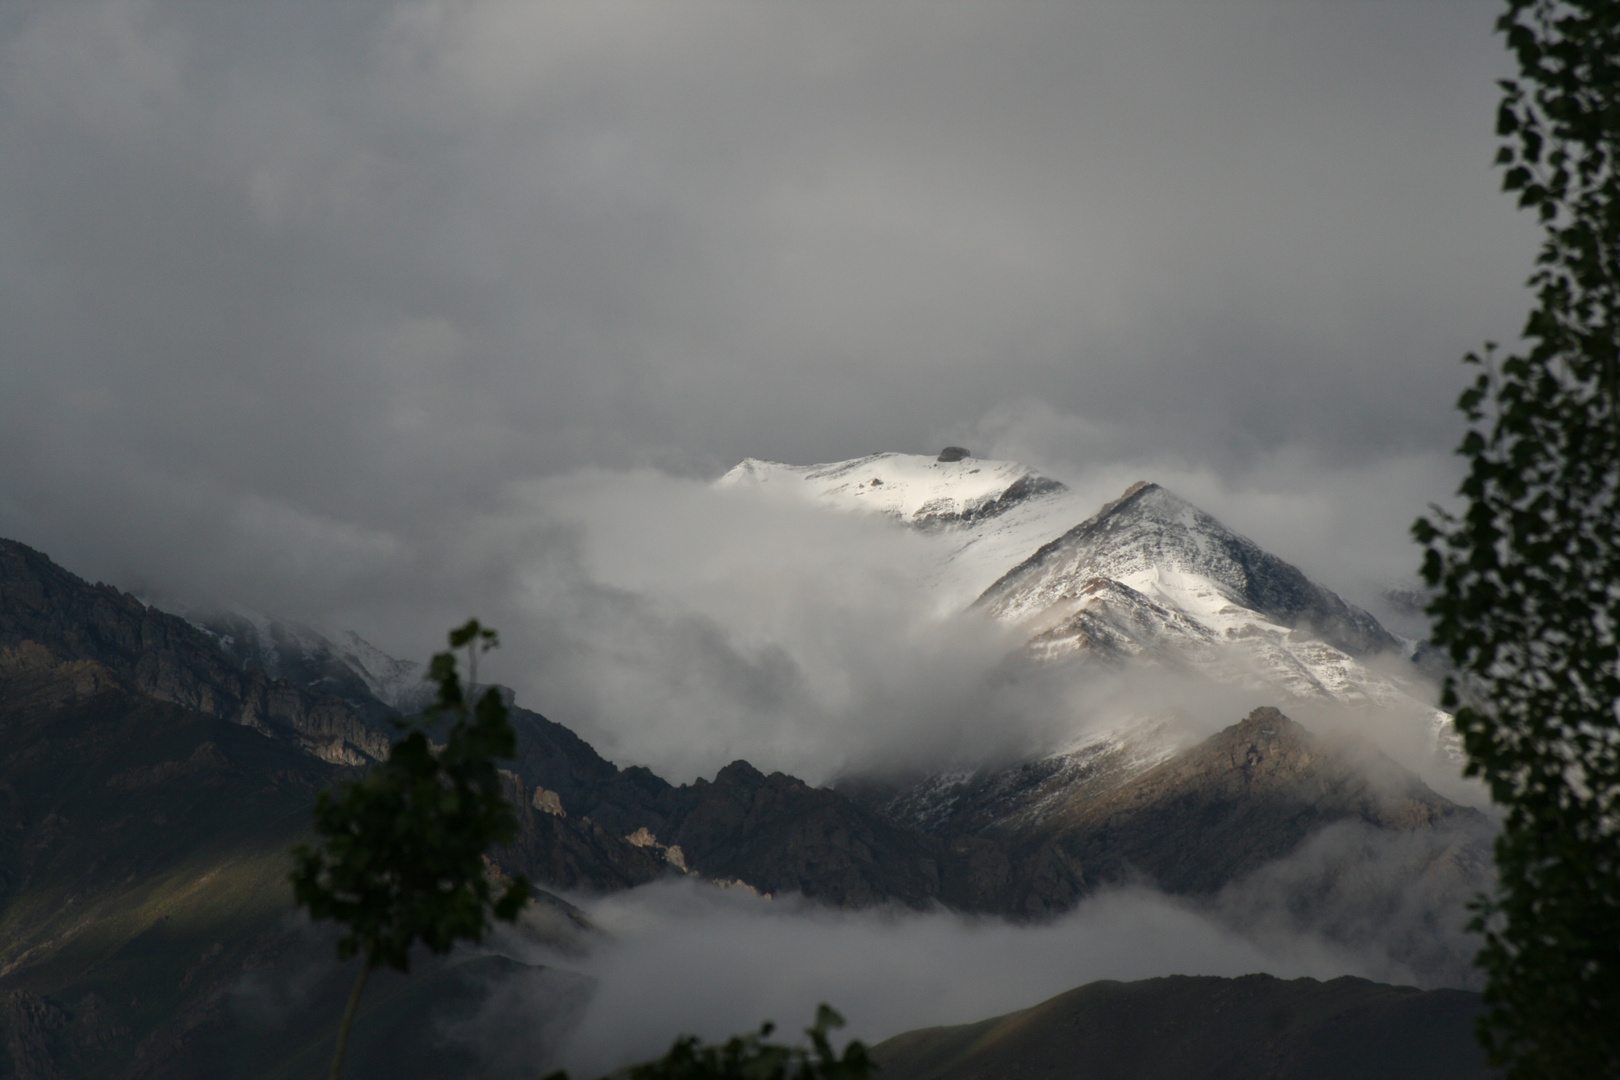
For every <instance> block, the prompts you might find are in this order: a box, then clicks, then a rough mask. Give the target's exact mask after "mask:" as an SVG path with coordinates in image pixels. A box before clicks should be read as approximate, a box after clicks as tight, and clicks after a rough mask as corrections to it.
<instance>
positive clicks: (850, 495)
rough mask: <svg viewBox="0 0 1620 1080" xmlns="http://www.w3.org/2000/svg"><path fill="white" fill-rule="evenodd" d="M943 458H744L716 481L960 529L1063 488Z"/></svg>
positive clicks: (1013, 469) (1020, 471)
mask: <svg viewBox="0 0 1620 1080" xmlns="http://www.w3.org/2000/svg"><path fill="white" fill-rule="evenodd" d="M954 456H955V455H953V454H944V455H941V456H940V457H938V458H936V457H928V456H927V455H924V454H894V453H889V454H872V455H870V456H868V457H863V458H854V459H852V460H849V461H836V462H832V463H830V464H826V465H784V464H782V463H780V462H774V461H759V460H756V459H754V458H749V459H747V460H745V461H743V462H742V463H740V464H739V465H737V466H736V467H735V468H733V469H732V470H731V471H729V472H727V473H726V474H725V475H724V476H722V477H721V478H720V479H719V481H718V482H717V483H718V486H721V487H735V486H742V485H751V484H754V485H771V486H772V487H775V488H787V489H789V490H795V491H798V492H802V493H803V494H805V495H807V496H809V497H811V498H815V499H820V500H824V501H826V502H829V503H832V504H834V505H837V506H839V507H840V508H844V509H865V510H870V511H873V512H876V513H881V514H884V515H887V516H889V517H893V518H896V519H898V520H899V521H902V522H904V523H906V524H908V525H917V526H922V527H939V526H952V525H966V524H970V523H972V522H976V521H982V520H984V519H987V518H992V517H996V516H998V515H1001V514H1003V513H1006V512H1007V511H1008V510H1010V509H1012V508H1013V507H1015V506H1020V505H1022V504H1024V503H1026V502H1028V501H1029V500H1031V499H1037V498H1040V497H1042V496H1050V495H1056V494H1058V493H1061V492H1064V491H1066V490H1067V489H1066V488H1064V486H1063V485H1062V484H1060V483H1058V482H1057V481H1056V480H1052V479H1050V478H1048V477H1045V476H1042V475H1041V474H1040V473H1038V472H1036V471H1035V470H1034V469H1031V468H1030V467H1029V466H1028V465H1023V464H1020V463H1019V462H1016V461H992V460H987V459H982V458H974V457H966V456H964V457H962V458H960V460H941V459H942V458H949V457H954Z"/></svg>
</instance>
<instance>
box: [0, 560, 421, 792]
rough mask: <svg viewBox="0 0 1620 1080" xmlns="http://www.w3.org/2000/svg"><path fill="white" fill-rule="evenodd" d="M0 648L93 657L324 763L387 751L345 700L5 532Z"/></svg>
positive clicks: (142, 684) (153, 691)
mask: <svg viewBox="0 0 1620 1080" xmlns="http://www.w3.org/2000/svg"><path fill="white" fill-rule="evenodd" d="M0 649H9V650H11V652H12V655H13V656H14V657H15V656H16V655H17V654H18V653H17V651H18V650H26V649H43V650H44V651H45V653H47V654H49V657H50V660H49V663H50V664H52V665H55V664H57V663H61V662H72V661H86V660H88V661H94V662H96V663H97V664H100V665H101V666H102V667H103V668H105V669H106V670H108V671H110V672H112V673H114V674H115V675H117V676H119V677H120V678H123V679H125V680H127V681H128V682H129V683H130V684H131V685H132V687H133V688H134V689H136V690H138V691H139V692H142V693H144V694H147V695H150V696H151V697H153V698H155V699H156V700H159V701H166V702H170V703H172V704H174V705H178V706H180V707H182V708H186V709H192V710H195V711H196V712H199V713H202V714H204V715H206V716H217V717H220V718H222V719H226V720H230V721H231V722H233V723H237V724H241V725H243V726H244V727H250V728H254V729H256V730H258V731H261V732H263V733H264V734H267V735H270V736H272V737H274V738H278V739H282V740H284V741H287V742H291V743H293V744H294V745H297V746H299V747H300V748H302V749H305V750H307V751H309V752H310V753H312V754H314V755H315V756H316V757H319V758H321V759H322V760H325V761H330V762H333V763H338V764H354V763H359V762H362V761H366V760H370V759H375V758H379V757H381V756H382V755H384V754H385V753H387V749H388V743H389V735H388V734H387V732H386V731H385V730H383V729H381V728H380V727H377V726H373V725H371V724H368V723H367V722H366V721H365V720H363V719H362V718H361V717H360V716H359V714H358V713H357V712H356V711H355V709H354V708H353V707H352V706H350V705H349V704H348V703H346V702H343V701H340V700H338V699H337V698H332V697H326V696H322V695H318V694H312V693H308V692H306V691H303V690H300V689H298V688H297V687H295V686H293V685H292V684H291V683H288V682H285V681H282V680H276V679H272V678H270V677H269V676H268V675H266V674H265V673H264V672H263V671H261V670H257V669H254V670H247V671H244V670H242V669H241V668H239V667H237V666H236V665H235V664H234V663H232V661H231V659H230V658H229V657H228V656H226V655H225V654H224V653H223V652H222V651H221V650H220V648H219V646H218V645H217V644H216V643H215V642H214V640H213V639H212V638H211V637H210V636H209V635H208V634H206V633H204V632H203V631H201V630H199V629H197V628H196V627H194V626H192V625H191V624H190V623H188V622H186V621H185V620H184V619H182V618H180V617H178V616H176V615H169V614H167V613H165V612H162V611H158V610H157V609H156V608H150V607H147V606H146V605H145V604H142V603H141V602H140V601H139V600H137V599H135V597H133V596H131V595H130V594H128V593H121V592H119V591H118V590H117V589H114V588H112V587H111V586H109V585H90V584H89V583H87V582H85V581H84V580H83V579H82V578H79V577H76V576H75V575H73V574H70V573H69V572H67V571H66V570H64V569H62V568H61V567H60V566H57V565H56V564H55V563H53V562H51V560H50V559H48V558H46V557H45V556H44V555H41V554H40V553H39V552H37V551H34V550H33V549H32V548H29V547H27V546H25V545H23V544H19V543H17V542H16V541H13V540H0ZM13 662H14V663H15V660H14V661H13Z"/></svg>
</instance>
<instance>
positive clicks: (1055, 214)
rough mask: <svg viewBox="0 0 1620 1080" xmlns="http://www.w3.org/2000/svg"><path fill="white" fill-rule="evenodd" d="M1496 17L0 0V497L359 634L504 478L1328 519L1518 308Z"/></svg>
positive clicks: (1201, 10)
mask: <svg viewBox="0 0 1620 1080" xmlns="http://www.w3.org/2000/svg"><path fill="white" fill-rule="evenodd" d="M1491 15H1492V13H1491V11H1490V10H1489V8H1488V5H1483V4H1482V3H1479V2H1475V0H1468V2H1461V0H1458V2H1446V3H1439V4H1433V5H1427V6H1424V7H1423V8H1421V9H1418V8H1412V9H1402V8H1392V7H1387V6H1370V7H1369V6H1362V5H1349V6H1344V5H1317V4H1306V3H1290V2H1271V0H1267V2H1253V3H1240V4H1231V5H1222V6H1221V7H1220V8H1219V9H1213V8H1210V7H1208V6H1207V5H1202V4H1196V3H1191V2H1184V3H1166V4H1155V5H1129V6H1108V5H1089V4H1077V5H1061V6H1055V7H1034V8H1021V9H1019V10H1017V11H1008V10H1007V9H1006V8H1005V7H1004V6H1002V5H981V6H973V5H968V6H953V7H951V8H950V9H948V10H944V9H940V8H939V7H938V6H937V5H927V4H906V3H902V4H897V5H885V6H883V7H877V8H874V7H871V6H868V5H858V4H817V5H813V6H808V7H802V6H764V7H750V8H746V9H738V8H736V7H735V6H734V5H723V4H714V5H708V4H702V3H698V4H683V5H680V6H679V7H677V8H670V7H668V6H665V5H658V4H620V3H611V2H610V3H604V4H593V5H590V6H588V7H579V6H577V5H568V4H530V3H512V2H505V0H462V2H449V0H412V2H385V0H367V2H362V3H356V4H349V5H344V6H343V7H342V8H341V9H334V8H332V7H331V6H330V5H322V4H314V3H308V4H302V3H300V4H278V5H275V7H274V8H273V9H265V8H261V7H259V6H248V7H243V6H239V5H201V6H199V5H196V4H190V3H183V2H179V0H98V2H93V3H87V4H75V5H58V4H50V3H43V2H39V3H22V4H14V5H10V6H8V8H7V10H6V13H5V15H4V16H3V17H0V142H3V144H4V145H5V146H6V148H7V150H6V154H5V155H4V160H3V161H0V237H3V239H4V242H3V243H0V338H3V340H4V342H5V345H4V349H5V362H4V364H3V365H0V454H3V456H4V460H5V461H6V462H7V464H8V467H7V468H6V469H5V470H4V471H3V473H0V534H4V535H8V536H13V537H16V538H19V539H22V540H24V541H26V542H29V543H33V544H35V545H37V546H40V547H42V548H44V549H46V550H47V551H50V552H51V553H53V554H55V555H57V556H58V557H59V558H62V559H63V560H64V561H66V562H67V563H68V564H69V565H70V566H71V567H72V568H74V569H77V570H80V571H81V572H84V573H87V574H89V575H91V576H94V577H101V578H106V579H109V580H113V581H116V582H118V583H120V584H123V585H125V586H126V587H132V588H139V589H144V590H151V591H155V592H167V593H181V592H187V593H191V594H201V595H202V596H203V598H228V599H236V600H241V601H245V602H248V603H252V604H256V605H257V606H260V607H274V608H278V609H286V608H292V609H296V610H292V611H289V612H288V613H289V614H294V615H303V616H310V615H326V616H331V617H334V618H335V617H338V616H340V615H341V616H345V617H347V616H349V615H353V614H355V613H358V618H359V619H360V620H361V621H362V622H363V623H366V625H361V626H360V627H359V628H360V629H362V630H363V631H367V632H369V633H370V634H372V635H373V636H380V637H386V636H387V635H388V633H389V632H390V631H389V629H388V628H389V627H391V626H392V625H394V620H395V619H396V618H397V616H398V610H399V608H400V606H401V603H402V601H401V599H400V598H401V597H402V596H406V595H414V594H417V593H433V592H435V589H436V586H435V584H434V583H432V582H424V580H423V579H426V578H429V577H432V576H434V575H437V576H438V579H439V580H440V581H443V580H444V578H445V575H446V574H447V570H446V568H447V567H453V566H456V565H459V563H458V560H459V559H461V558H463V555H462V554H461V553H460V549H461V548H462V547H464V546H465V545H466V543H467V539H466V536H465V530H464V528H459V527H458V524H460V525H464V523H466V522H468V521H470V520H473V519H477V518H479V517H481V516H483V515H487V514H490V513H492V512H494V511H497V510H498V509H499V508H500V507H501V506H502V505H503V503H504V500H505V499H506V496H507V492H508V491H509V489H510V487H511V486H512V485H514V484H523V483H526V482H528V481H530V480H533V479H535V478H537V477H556V476H559V475H563V474H566V473H569V472H572V471H575V470H578V469H582V468H612V469H626V468H638V467H648V466H651V467H658V468H661V469H664V470H665V471H668V472H671V473H673V474H675V475H679V476H692V475H698V476H707V475H714V474H716V473H718V472H719V471H720V470H721V469H722V468H724V467H725V466H727V465H729V464H731V463H732V462H734V461H736V460H738V459H740V458H742V457H744V456H750V455H752V456H761V457H771V458H778V459H782V460H791V461H799V462H807V461H816V460H836V459H840V458H845V457H851V456H855V455H858V454H861V453H867V452H872V451H875V450H880V449H901V450H927V449H931V448H935V447H937V446H938V445H941V444H943V443H945V442H948V441H950V442H962V441H967V442H974V443H976V444H977V448H979V449H981V450H983V449H986V447H985V446H984V445H983V443H985V442H986V441H989V442H991V443H994V444H997V445H1001V444H1005V445H1007V446H1009V447H1013V446H1016V445H1027V446H1028V447H1029V448H1030V449H1031V450H1032V451H1039V453H1037V454H1036V456H1038V457H1039V456H1043V455H1044V456H1045V457H1050V458H1051V459H1052V460H1053V461H1059V462H1067V463H1069V464H1075V463H1078V464H1082V465H1085V466H1086V467H1088V468H1091V467H1106V466H1110V465H1115V464H1119V463H1122V462H1140V461H1144V460H1152V461H1155V462H1158V463H1160V464H1161V465H1164V466H1167V467H1169V469H1170V471H1176V468H1177V467H1178V466H1179V470H1180V472H1182V473H1185V474H1188V475H1189V476H1195V477H1197V478H1200V479H1199V486H1201V487H1202V488H1205V489H1207V490H1208V491H1211V492H1220V491H1226V492H1229V493H1232V494H1233V497H1234V499H1236V498H1238V496H1239V494H1240V493H1242V492H1259V493H1261V494H1262V495H1263V496H1265V497H1270V498H1275V497H1278V495H1279V493H1280V495H1281V496H1283V497H1286V498H1291V499H1293V500H1295V502H1296V503H1301V504H1309V506H1310V508H1312V509H1314V510H1316V511H1317V512H1318V513H1317V515H1316V517H1315V518H1314V520H1316V521H1319V522H1326V523H1327V524H1324V525H1321V526H1310V527H1303V532H1304V535H1303V536H1302V542H1303V544H1304V545H1305V546H1311V547H1313V551H1312V554H1313V556H1314V555H1315V554H1316V552H1315V550H1314V548H1315V547H1317V546H1320V545H1322V544H1323V543H1324V540H1325V538H1332V537H1340V536H1342V534H1341V533H1340V532H1339V531H1338V526H1339V524H1341V523H1343V522H1344V521H1346V520H1350V521H1354V522H1363V521H1364V515H1363V513H1362V511H1363V510H1364V508H1365V507H1366V506H1367V505H1369V503H1374V502H1376V501H1377V500H1376V499H1375V498H1374V497H1373V493H1374V491H1375V490H1379V489H1381V488H1382V487H1383V486H1384V485H1387V486H1388V487H1389V488H1391V489H1393V491H1394V492H1395V493H1396V495H1397V496H1398V501H1399V502H1401V503H1402V505H1403V506H1404V505H1405V504H1406V503H1408V502H1411V501H1417V502H1419V503H1420V504H1421V502H1423V501H1427V499H1430V498H1435V497H1442V496H1444V495H1445V494H1446V492H1447V491H1448V490H1449V488H1450V486H1451V483H1450V481H1451V476H1450V473H1449V472H1448V470H1447V468H1446V467H1444V465H1443V464H1442V465H1440V466H1436V465H1434V464H1433V462H1434V460H1436V459H1437V458H1442V459H1443V457H1444V451H1445V449H1446V448H1447V447H1448V446H1449V444H1450V443H1451V442H1453V441H1454V439H1455V435H1456V430H1455V424H1454V421H1453V420H1452V418H1451V414H1450V408H1449V406H1450V402H1451V399H1452V397H1453V396H1454V393H1455V390H1456V388H1457V385H1458V381H1459V373H1458V370H1457V367H1456V364H1455V358H1456V357H1457V356H1458V354H1460V353H1461V352H1462V351H1463V350H1464V349H1466V348H1468V347H1470V346H1472V345H1473V344H1475V343H1476V342H1478V341H1479V340H1480V339H1482V338H1484V337H1488V336H1494V337H1510V336H1511V335H1512V333H1513V331H1514V330H1515V329H1516V327H1517V322H1518V318H1519V316H1518V315H1517V314H1516V312H1518V311H1520V310H1522V308H1523V301H1522V299H1521V298H1520V292H1519V289H1520V280H1521V278H1522V277H1523V275H1524V274H1525V272H1526V271H1527V269H1528V268H1529V257H1530V254H1531V247H1530V243H1531V241H1530V237H1531V233H1530V228H1531V227H1530V225H1529V224H1528V223H1526V222H1520V221H1517V220H1516V219H1515V217H1514V214H1513V212H1512V210H1511V207H1510V206H1509V204H1508V201H1507V200H1505V199H1503V198H1502V197H1500V196H1498V195H1497V194H1496V193H1495V191H1494V188H1495V186H1496V182H1495V178H1494V176H1493V175H1492V173H1491V170H1490V168H1489V164H1488V163H1489V159H1490V155H1491V145H1490V144H1491V135H1490V124H1491V116H1492V107H1493V100H1492V99H1493V95H1494V90H1493V88H1492V84H1491V79H1492V77H1493V76H1494V75H1496V74H1498V73H1499V72H1500V71H1501V69H1502V66H1503V63H1504V59H1503V55H1502V53H1501V50H1500V49H1499V48H1498V47H1497V45H1496V44H1495V43H1493V42H1492V41H1491V39H1490V36H1489V24H1490V21H1491ZM1029 401H1039V402H1041V403H1043V406H1044V407H1045V408H1046V409H1048V410H1050V416H1051V417H1056V418H1057V420H1056V421H1055V422H1046V421H1042V419H1041V417H1040V416H1039V415H1032V414H1030V413H1029V410H1028V408H1027V406H1026V404H1025V403H1027V402H1029ZM1009 418H1011V419H1009ZM1043 425H1044V426H1043ZM1037 429H1038V430H1037ZM1058 429H1063V430H1058ZM1020 432H1024V433H1026V434H1028V433H1030V432H1035V434H1030V435H1029V437H1028V438H1025V437H1024V436H1023V435H1020ZM1038 463H1040V464H1045V463H1047V462H1046V461H1045V460H1044V459H1043V460H1042V461H1041V462H1038ZM1347 469H1348V470H1351V471H1352V472H1354V473H1355V475H1356V476H1359V477H1362V478H1363V479H1362V480H1360V481H1358V483H1359V485H1360V486H1356V485H1355V484H1352V485H1351V486H1352V488H1353V490H1345V489H1343V487H1342V484H1341V481H1342V479H1343V476H1344V475H1345V470H1347ZM1070 472H1071V475H1072V473H1073V470H1071V471H1070ZM1380 477H1381V478H1383V479H1382V480H1379V479H1378V478H1380ZM1246 478H1247V479H1246ZM1255 478H1266V479H1267V480H1268V481H1269V484H1268V483H1258V482H1250V481H1253V480H1255ZM1336 478H1337V479H1336ZM1187 493H1188V494H1189V495H1193V496H1195V497H1196V496H1197V495H1199V494H1200V492H1198V491H1189V492H1187ZM1213 509H1216V510H1217V512H1219V511H1220V510H1222V509H1224V508H1223V507H1220V506H1217V507H1213ZM1401 514H1402V515H1404V514H1406V511H1405V510H1404V509H1403V510H1402V511H1401ZM1377 523H1378V526H1379V528H1380V529H1386V527H1387V522H1385V521H1384V520H1383V519H1382V518H1378V519H1377ZM1313 530H1314V531H1313ZM1396 532H1397V533H1403V532H1404V524H1403V523H1402V527H1401V528H1398V529H1397V530H1396ZM1379 535H1380V539H1378V540H1376V543H1379V544H1383V545H1385V546H1388V545H1390V544H1393V543H1401V542H1404V540H1403V539H1401V538H1399V537H1397V538H1396V539H1395V540H1390V539H1389V536H1388V535H1387V531H1386V532H1381V533H1380V534H1379ZM1351 539H1353V540H1354V541H1355V542H1357V543H1359V542H1360V541H1361V539H1362V537H1361V536H1360V535H1359V534H1352V536H1351ZM1333 558H1334V555H1333V553H1332V552H1331V551H1325V552H1322V554H1321V556H1320V558H1319V559H1318V560H1317V561H1319V562H1321V563H1322V564H1323V565H1326V564H1328V563H1330V562H1332V561H1333ZM1307 565H1308V568H1311V567H1310V566H1309V562H1308V561H1307ZM419 613H430V614H435V615H436V613H437V609H436V608H434V607H432V605H430V604H428V603H427V602H426V601H423V603H422V604H421V606H420V609H419ZM425 617H426V616H425V614H424V615H423V618H424V620H425ZM403 636H404V635H403V634H401V637H403ZM402 651H404V650H402Z"/></svg>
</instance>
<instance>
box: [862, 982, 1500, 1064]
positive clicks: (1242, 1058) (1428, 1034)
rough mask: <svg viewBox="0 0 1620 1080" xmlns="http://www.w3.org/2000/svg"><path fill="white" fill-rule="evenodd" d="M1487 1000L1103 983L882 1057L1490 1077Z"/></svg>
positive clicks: (1317, 986) (920, 1037)
mask: <svg viewBox="0 0 1620 1080" xmlns="http://www.w3.org/2000/svg"><path fill="white" fill-rule="evenodd" d="M1480 1008H1481V1006H1480V996H1479V995H1478V994H1475V993H1471V992H1468V991H1465V990H1417V989H1414V988H1413V987H1409V986H1386V985H1384V984H1382V983H1374V982H1368V981H1366V980H1365V979H1354V978H1349V977H1345V978H1340V979H1334V980H1332V981H1331V982H1325V983H1324V982H1317V981H1316V980H1315V979H1294V980H1291V981H1288V980H1283V979H1277V978H1273V977H1272V976H1270V975H1246V976H1244V977H1242V978H1239V979H1222V978H1216V977H1213V976H1199V977H1194V976H1185V975H1176V976H1171V977H1169V978H1163V979H1146V980H1143V981H1141V982H1131V983H1120V982H1095V983H1090V984H1088V985H1086V986H1082V987H1079V988H1078V989H1075V990H1070V991H1069V992H1068V993H1065V994H1060V995H1058V996H1057V997H1055V998H1052V999H1051V1000H1049V1001H1044V1002H1042V1003H1041V1004H1039V1005H1036V1006H1034V1007H1033V1008H1029V1009H1024V1010H1022V1011H1020V1012H1015V1013H1009V1014H1007V1015H1006V1016H1000V1017H996V1018H994V1019H991V1020H983V1021H980V1022H979V1023H977V1024H963V1025H960V1026H957V1027H939V1028H922V1029H919V1030H917V1031H908V1032H905V1033H904V1034H901V1035H896V1036H895V1037H894V1038H892V1039H888V1040H886V1041H884V1042H882V1043H879V1044H878V1045H877V1046H876V1047H874V1048H873V1053H874V1056H875V1057H876V1059H877V1061H878V1063H879V1065H881V1067H882V1073H881V1075H882V1076H883V1080H991V1078H1000V1077H1018V1078H1020V1080H1039V1078H1043V1077H1052V1078H1054V1080H1056V1078H1064V1080H1240V1078H1241V1080H1407V1078H1411V1080H1485V1078H1487V1077H1490V1076H1492V1075H1493V1074H1492V1073H1490V1072H1489V1071H1488V1070H1487V1069H1486V1067H1485V1061H1484V1053H1483V1051H1481V1050H1480V1048H1479V1045H1478V1044H1477V1043H1476V1042H1475V1041H1474V1038H1473V1033H1472V1032H1473V1024H1474V1020H1475V1018H1476V1017H1477V1016H1478V1015H1479V1013H1480Z"/></svg>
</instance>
